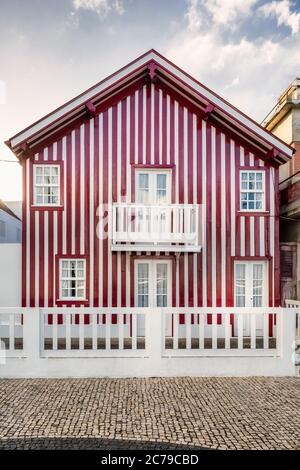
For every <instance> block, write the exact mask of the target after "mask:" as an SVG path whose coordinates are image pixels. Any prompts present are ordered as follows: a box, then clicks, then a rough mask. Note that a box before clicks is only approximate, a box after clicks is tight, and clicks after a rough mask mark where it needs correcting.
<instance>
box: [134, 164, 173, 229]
mask: <svg viewBox="0 0 300 470" xmlns="http://www.w3.org/2000/svg"><path fill="white" fill-rule="evenodd" d="M170 176H171V175H170V171H169V170H148V171H144V170H140V171H137V173H136V194H135V199H136V202H137V203H138V204H141V207H140V208H138V209H137V214H136V219H137V227H136V229H137V231H138V232H146V233H150V232H152V233H153V234H154V233H156V232H158V233H164V232H165V231H166V230H167V228H168V226H169V219H170V217H169V210H168V208H167V207H166V205H167V204H170V202H171V177H170ZM162 206H165V207H162Z"/></svg>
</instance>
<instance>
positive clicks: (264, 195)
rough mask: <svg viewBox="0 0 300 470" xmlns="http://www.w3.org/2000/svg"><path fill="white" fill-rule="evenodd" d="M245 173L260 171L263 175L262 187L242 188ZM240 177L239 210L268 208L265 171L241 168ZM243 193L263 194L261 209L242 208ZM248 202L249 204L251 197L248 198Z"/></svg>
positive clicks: (252, 210) (249, 210)
mask: <svg viewBox="0 0 300 470" xmlns="http://www.w3.org/2000/svg"><path fill="white" fill-rule="evenodd" d="M243 173H247V174H248V176H249V174H250V173H255V174H257V173H259V174H261V175H262V179H261V181H262V189H249V188H248V189H242V181H243V180H242V174H243ZM239 178H240V181H239V188H240V198H239V199H240V200H239V211H240V212H265V210H266V184H265V171H262V170H249V169H247V170H243V169H241V170H240V174H239ZM248 181H249V178H248ZM242 193H247V194H249V193H256V194H262V207H261V209H256V208H254V209H249V208H247V209H243V208H242ZM247 203H248V204H249V199H247Z"/></svg>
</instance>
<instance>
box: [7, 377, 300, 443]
mask: <svg viewBox="0 0 300 470" xmlns="http://www.w3.org/2000/svg"><path fill="white" fill-rule="evenodd" d="M195 447H196V448H221V449H300V379H298V378H174V379H159V378H153V379H63V380H62V379H57V380H54V379H48V380H46V379H38V380H37V379H24V380H15V379H1V380H0V448H1V449H3V448H65V449H66V448H72V449H73V448H74V449H76V448H93V449H95V448H98V449H137V448H142V449H151V448H152V449H153V448H154V449H157V450H159V449H171V448H174V449H187V448H195Z"/></svg>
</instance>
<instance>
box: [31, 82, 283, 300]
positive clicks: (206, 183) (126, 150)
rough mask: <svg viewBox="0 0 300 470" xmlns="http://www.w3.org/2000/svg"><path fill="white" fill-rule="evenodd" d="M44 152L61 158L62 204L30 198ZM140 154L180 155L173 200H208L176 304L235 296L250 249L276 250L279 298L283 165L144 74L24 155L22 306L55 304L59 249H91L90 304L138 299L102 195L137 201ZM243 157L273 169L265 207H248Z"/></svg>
mask: <svg viewBox="0 0 300 470" xmlns="http://www.w3.org/2000/svg"><path fill="white" fill-rule="evenodd" d="M41 161H57V162H62V166H63V172H62V174H63V208H62V210H53V209H49V210H45V209H36V208H32V207H31V200H32V191H33V184H32V183H33V182H32V177H33V163H34V162H41ZM136 164H146V165H155V166H166V165H172V166H173V170H172V175H173V177H172V182H173V184H172V200H173V202H174V203H186V204H189V203H198V204H204V205H205V208H206V226H205V235H204V240H203V247H202V250H201V252H200V253H195V254H193V253H186V254H181V255H180V257H179V260H178V261H177V262H175V261H174V269H173V279H172V282H173V294H172V295H173V306H197V305H198V306H221V305H223V306H224V305H227V306H231V305H233V304H234V298H233V290H234V285H233V284H234V283H233V265H234V260H235V259H240V258H241V257H242V258H245V259H250V258H251V259H257V258H259V259H268V261H269V303H270V305H274V304H275V305H277V304H278V303H279V237H278V224H279V221H278V217H277V215H278V198H277V194H278V170H277V169H274V168H270V167H268V166H264V162H263V161H262V160H259V158H258V157H257V156H255V155H254V154H253V153H250V152H249V150H248V149H247V148H245V147H243V146H241V145H240V144H239V142H238V141H237V140H233V137H232V136H231V135H226V134H225V133H224V131H221V130H219V129H218V128H216V127H215V126H213V125H211V124H210V123H209V121H204V120H202V119H201V118H200V117H198V116H197V115H196V114H194V110H193V109H191V108H190V107H189V106H188V104H187V102H185V101H184V99H183V98H182V99H181V98H180V97H179V96H178V95H176V96H175V95H173V93H172V92H171V91H170V90H168V89H166V88H164V86H163V85H155V84H145V85H139V87H138V88H137V89H134V88H132V89H131V90H130V93H129V95H128V96H125V97H124V98H123V99H122V100H121V101H119V102H118V103H117V104H113V105H112V106H111V107H108V108H107V109H106V110H105V111H104V112H102V113H101V114H99V115H96V116H95V117H94V118H92V119H87V120H86V121H85V122H83V123H82V124H81V125H78V126H77V127H74V128H73V129H72V128H71V129H68V131H66V134H65V135H64V136H62V137H61V138H60V139H59V140H57V141H55V142H52V143H51V144H50V145H48V146H47V147H46V148H44V149H43V150H42V151H41V152H39V153H37V154H36V155H35V156H34V158H32V159H27V160H26V161H24V163H23V170H24V171H23V183H24V186H23V187H24V208H23V211H24V212H23V258H22V259H23V276H22V277H23V291H22V302H23V306H40V307H44V306H55V305H56V299H57V298H58V292H57V275H58V273H57V272H56V271H57V268H56V255H84V256H86V257H87V268H88V273H87V277H88V278H87V294H88V303H87V304H88V305H89V306H95V307H97V306H130V305H134V285H133V281H134V272H133V269H134V262H133V260H134V256H136V253H132V254H130V253H122V252H113V251H111V241H110V240H109V239H99V238H98V237H97V235H96V228H97V225H98V223H99V220H98V215H97V208H98V206H99V205H101V204H106V203H108V204H110V203H112V202H117V201H121V200H122V201H124V200H125V201H126V202H133V201H134V197H135V187H134V185H135V180H134V172H135V167H134V165H136ZM241 167H245V168H249V167H253V168H255V167H260V168H264V169H265V172H266V178H265V182H266V213H263V214H259V215H255V214H252V215H251V214H249V215H248V214H243V215H240V214H239V212H238V208H239V169H240V168H241ZM100 223H101V221H100ZM100 229H101V226H100ZM142 255H147V254H146V253H142ZM160 255H161V254H160ZM166 255H167V256H168V255H169V254H166ZM169 256H170V255H169ZM171 256H172V255H171ZM174 260H175V257H174Z"/></svg>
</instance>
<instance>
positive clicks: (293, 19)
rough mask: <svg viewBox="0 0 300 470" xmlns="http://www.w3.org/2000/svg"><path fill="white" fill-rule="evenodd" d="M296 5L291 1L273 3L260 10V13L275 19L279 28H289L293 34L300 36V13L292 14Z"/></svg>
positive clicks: (281, 0) (263, 6)
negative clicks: (299, 34)
mask: <svg viewBox="0 0 300 470" xmlns="http://www.w3.org/2000/svg"><path fill="white" fill-rule="evenodd" d="M294 5H295V4H294V3H293V2H291V1H290V0H280V1H272V2H270V3H266V4H265V5H262V6H261V7H260V8H259V10H258V11H259V12H260V13H262V14H263V15H264V16H265V17H272V16H273V17H275V18H276V19H277V24H278V26H282V25H284V26H287V27H289V28H290V29H291V31H292V34H298V33H299V28H300V12H298V13H295V12H293V13H292V7H293V6H294Z"/></svg>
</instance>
